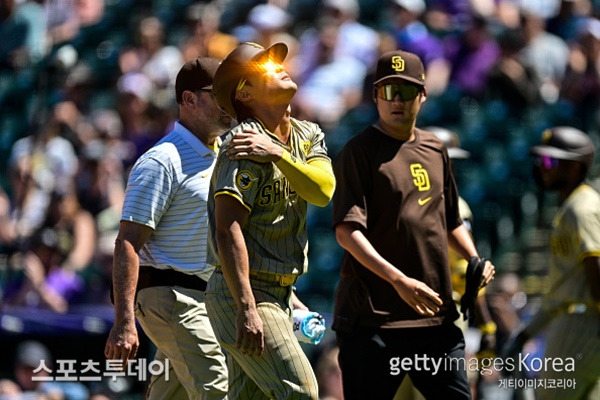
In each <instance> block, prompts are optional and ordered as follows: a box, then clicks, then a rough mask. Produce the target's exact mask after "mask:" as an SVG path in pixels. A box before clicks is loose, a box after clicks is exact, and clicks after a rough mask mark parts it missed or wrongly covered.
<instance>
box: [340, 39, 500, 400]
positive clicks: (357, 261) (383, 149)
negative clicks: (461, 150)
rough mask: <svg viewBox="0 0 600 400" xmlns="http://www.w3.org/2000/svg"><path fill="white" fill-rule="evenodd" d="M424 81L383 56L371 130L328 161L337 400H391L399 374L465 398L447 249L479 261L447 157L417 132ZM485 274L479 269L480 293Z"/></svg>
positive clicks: (419, 67) (413, 65)
mask: <svg viewBox="0 0 600 400" xmlns="http://www.w3.org/2000/svg"><path fill="white" fill-rule="evenodd" d="M424 82H425V73H424V67H423V63H422V62H421V60H420V59H419V58H418V56H416V55H415V54H412V53H408V52H404V51H392V52H387V53H384V54H383V55H382V56H381V57H380V58H379V61H378V64H377V70H376V76H375V87H374V90H373V100H374V101H375V104H376V105H377V111H378V114H379V120H378V121H377V122H376V123H375V124H374V125H372V126H370V127H368V128H366V129H365V130H364V131H362V132H359V133H358V134H357V135H356V136H354V137H353V138H352V139H351V140H350V141H348V143H347V144H346V145H345V146H344V148H343V149H342V151H341V152H340V154H339V156H338V159H337V161H336V163H335V168H334V170H335V175H336V179H337V181H338V182H339V185H338V189H337V190H336V192H335V195H334V199H333V225H334V228H335V232H336V237H337V240H338V242H339V243H340V245H341V246H342V247H343V248H344V249H345V250H346V254H345V256H344V259H343V261H342V269H341V278H340V282H339V284H338V287H337V291H336V297H335V309H334V321H333V329H334V330H335V331H336V335H337V340H338V344H339V347H340V355H339V361H340V367H341V369H342V379H343V385H344V398H345V399H391V398H393V396H394V393H395V392H396V390H397V389H398V386H399V385H400V383H401V382H402V380H403V378H404V376H406V374H409V375H410V377H411V379H412V381H413V384H414V385H415V387H417V388H418V389H419V391H420V392H421V393H422V394H423V395H424V396H425V397H426V398H428V399H450V398H451V399H469V398H470V397H471V392H470V388H469V385H468V382H467V376H466V368H465V366H464V365H462V366H461V365H459V363H458V364H457V363H456V361H452V360H460V359H464V338H463V334H462V332H461V331H460V329H459V328H458V327H456V326H455V325H454V324H453V321H454V320H455V319H456V318H457V317H458V313H457V311H456V307H455V305H454V301H453V299H452V286H451V280H450V268H449V266H448V244H450V245H451V246H452V247H453V248H454V249H455V250H457V251H458V252H459V253H460V254H461V255H462V256H463V258H467V259H468V258H471V257H478V253H477V250H476V248H475V245H474V244H473V240H472V238H471V236H470V234H469V232H468V230H467V228H466V227H465V226H464V225H463V224H462V221H461V219H460V216H459V213H458V193H457V189H456V184H455V182H454V178H453V176H452V172H451V168H450V165H449V163H450V161H449V158H448V153H447V152H446V150H445V147H444V145H443V143H442V142H441V141H440V140H439V139H438V138H436V137H435V136H434V135H433V134H431V133H429V132H426V131H424V130H421V129H418V128H416V126H415V124H416V118H417V115H418V113H419V110H420V107H421V104H422V103H423V102H424V101H425V99H426V95H427V92H426V89H425V83H424ZM493 274H494V267H493V265H492V264H491V263H490V262H486V263H485V266H484V268H483V275H482V276H481V279H480V282H479V285H480V286H484V285H486V284H487V283H489V282H490V281H491V279H492V278H493ZM405 360H408V361H405ZM425 360H427V361H425ZM423 362H429V363H432V362H436V363H438V365H441V367H440V368H438V369H437V370H434V368H432V364H429V367H427V368H424V365H423Z"/></svg>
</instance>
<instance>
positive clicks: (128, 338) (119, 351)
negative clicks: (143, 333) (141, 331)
mask: <svg viewBox="0 0 600 400" xmlns="http://www.w3.org/2000/svg"><path fill="white" fill-rule="evenodd" d="M139 345H140V342H139V339H138V333H137V329H136V327H135V321H134V320H132V321H123V322H115V323H114V325H113V327H112V328H111V330H110V333H109V334H108V339H107V340H106V346H105V347H104V355H105V356H106V358H107V359H109V360H122V361H123V368H124V366H125V364H126V363H127V360H128V359H133V358H135V356H136V354H137V350H138V347H139Z"/></svg>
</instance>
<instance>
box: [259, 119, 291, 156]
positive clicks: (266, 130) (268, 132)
mask: <svg viewBox="0 0 600 400" xmlns="http://www.w3.org/2000/svg"><path fill="white" fill-rule="evenodd" d="M252 119H253V120H255V121H256V122H258V123H259V124H260V126H262V127H263V129H264V130H265V132H266V133H267V135H269V136H271V138H273V139H275V140H276V141H277V143H278V144H279V145H280V146H282V147H283V148H284V149H286V150H288V151H290V150H292V146H291V144H292V143H294V141H293V140H292V135H293V134H294V129H292V128H293V126H292V124H290V138H289V141H290V144H289V145H288V144H285V143H283V142H282V141H281V139H279V137H277V135H276V134H274V133H273V132H271V131H270V130H268V129H267V127H266V126H265V124H263V122H262V121H261V120H260V119H258V118H256V117H252Z"/></svg>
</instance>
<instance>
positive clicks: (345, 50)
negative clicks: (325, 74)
mask: <svg viewBox="0 0 600 400" xmlns="http://www.w3.org/2000/svg"><path fill="white" fill-rule="evenodd" d="M321 11H322V12H321V13H320V14H319V17H320V18H319V19H320V21H319V22H318V24H317V25H318V26H324V25H334V26H337V27H338V28H339V33H338V40H337V43H336V45H335V49H334V57H335V58H338V57H353V58H355V59H357V60H358V61H360V62H362V63H363V64H364V65H365V67H366V68H370V67H373V66H374V64H375V61H376V58H377V56H378V54H377V48H378V45H379V36H378V35H377V32H375V30H373V29H372V28H370V27H368V26H365V25H363V24H361V23H360V22H359V21H358V17H359V13H360V8H359V4H358V1H357V0H326V1H325V2H324V3H323V9H322V10H321ZM319 41H320V35H319V31H318V29H308V30H307V31H306V32H304V34H303V35H302V36H301V37H300V50H299V54H298V56H299V60H300V61H299V63H298V64H301V65H302V66H305V67H306V68H308V69H312V68H314V66H315V65H316V64H318V57H319Z"/></svg>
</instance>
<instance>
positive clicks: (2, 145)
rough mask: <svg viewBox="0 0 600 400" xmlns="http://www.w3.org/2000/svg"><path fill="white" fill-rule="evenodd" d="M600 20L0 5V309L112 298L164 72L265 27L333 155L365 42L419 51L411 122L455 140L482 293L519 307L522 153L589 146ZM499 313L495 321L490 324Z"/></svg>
mask: <svg viewBox="0 0 600 400" xmlns="http://www.w3.org/2000/svg"><path fill="white" fill-rule="evenodd" d="M599 18H600V2H599V1H596V0H269V1H268V2H264V1H256V0H213V1H199V2H198V1H194V0H3V1H2V2H0V37H2V40H1V41H0V110H1V112H0V157H1V160H2V161H1V163H0V168H1V169H0V298H1V303H0V304H1V306H2V307H9V306H19V307H26V308H28V307H30V308H33V309H36V308H38V307H42V308H47V309H50V310H53V311H55V312H57V313H66V312H68V310H69V307H71V306H73V305H76V304H87V303H93V304H109V300H108V299H109V296H108V291H109V288H110V279H111V278H110V277H111V269H112V251H113V245H114V238H115V236H116V232H117V229H118V224H119V218H120V208H121V204H122V201H123V196H124V188H125V183H126V179H127V174H128V171H129V168H130V167H131V166H132V165H133V162H134V161H135V160H136V159H137V157H138V156H140V155H141V154H142V153H143V152H144V151H146V150H147V149H148V148H149V147H151V146H152V145H153V144H154V143H155V142H156V141H158V140H159V139H160V138H161V137H162V136H163V135H164V134H165V133H167V132H169V131H170V129H171V127H172V125H173V122H174V120H175V119H176V118H177V105H176V103H175V96H174V95H173V94H174V87H173V86H174V80H175V75H176V73H177V71H178V70H179V68H180V67H181V65H182V64H183V63H184V62H185V61H188V60H191V59H194V58H196V57H198V56H212V57H217V58H223V57H225V56H226V55H227V54H228V53H229V51H230V50H232V49H233V48H234V47H235V46H236V45H237V44H238V43H240V42H244V41H252V42H257V43H260V44H262V45H263V46H268V45H270V44H272V43H274V42H279V41H281V42H285V43H286V44H287V45H288V47H289V49H290V53H289V56H288V61H287V64H286V69H287V70H288V72H289V73H290V75H291V76H292V78H293V79H294V80H295V81H296V82H297V83H298V85H299V90H298V92H297V94H296V96H295V98H294V101H293V104H292V111H293V114H294V116H296V117H297V118H299V119H308V120H311V121H314V122H318V123H319V124H320V125H321V127H322V129H323V131H324V132H325V133H326V141H327V144H328V147H329V152H330V156H331V157H332V159H335V157H336V154H337V152H338V151H339V150H340V149H341V147H342V146H343V144H344V143H345V142H346V141H347V140H348V139H349V138H350V137H352V135H354V134H355V133H356V132H358V131H359V130H360V129H362V128H364V127H365V126H367V125H368V124H370V123H373V122H374V121H375V119H376V110H375V108H374V105H373V102H372V82H373V75H374V69H375V63H376V60H377V58H378V56H379V55H380V54H381V53H383V52H386V51H389V50H392V49H396V48H401V49H404V50H408V51H411V52H414V53H416V54H418V55H419V56H420V57H421V58H422V60H423V62H424V64H425V67H426V87H427V102H426V103H425V104H424V105H423V108H422V111H421V114H420V119H419V121H418V125H419V126H428V125H429V126H431V125H435V126H443V127H447V128H450V129H453V130H454V131H456V132H458V134H459V136H460V138H461V143H462V147H463V148H465V149H467V150H468V151H470V152H471V154H472V157H471V159H469V160H464V161H462V162H460V163H457V164H456V171H455V174H456V178H457V183H458V186H459V190H460V193H461V196H462V197H464V198H465V199H466V201H467V202H468V203H469V205H470V206H471V209H472V210H473V214H474V227H473V229H474V231H475V232H476V233H477V234H476V237H477V238H478V241H479V242H478V243H477V247H478V248H479V249H480V252H481V253H482V254H485V255H488V256H489V257H490V258H492V259H494V260H495V265H496V268H497V269H498V272H499V274H503V273H504V274H505V277H506V278H505V279H500V280H499V282H503V283H504V286H506V287H504V286H501V285H500V284H498V285H497V286H496V288H493V287H492V288H490V293H491V296H495V297H493V299H494V301H497V302H498V304H499V308H498V310H501V309H502V307H508V308H510V307H512V308H513V309H515V308H517V309H520V308H522V307H523V306H524V305H525V303H526V301H525V300H523V290H524V291H525V292H527V293H529V294H533V295H535V294H536V293H540V292H543V290H544V283H543V282H544V281H543V280H540V279H538V278H539V277H540V276H543V275H544V274H545V268H546V267H545V266H546V264H545V260H544V245H545V243H546V242H545V238H546V237H545V232H546V228H547V226H548V223H549V218H550V216H551V215H552V210H551V209H549V208H551V207H549V206H548V203H549V202H548V201H547V199H545V198H544V196H543V195H542V194H540V193H538V192H537V191H536V190H535V188H534V187H533V184H532V180H531V178H530V175H531V174H530V172H531V162H530V159H529V155H528V149H529V147H530V146H531V145H532V144H534V143H537V142H538V140H539V137H540V133H541V132H542V130H543V129H545V128H547V127H550V126H556V125H570V126H574V127H577V128H579V129H582V130H584V131H585V132H587V133H588V134H589V135H590V136H591V137H592V139H593V140H594V143H595V144H596V147H598V142H599V139H600V131H599V126H600V124H599V122H600V113H599V111H600V19H599ZM597 169H598V168H597V165H596V167H595V168H594V169H593V172H592V174H591V175H592V176H597V175H598V174H597ZM330 213H331V210H330V208H329V207H327V208H325V209H315V208H311V209H310V215H309V218H308V223H309V235H310V240H311V250H310V253H309V263H310V264H309V265H310V269H311V272H310V273H309V274H308V276H306V277H303V278H302V279H301V280H300V282H299V285H298V289H299V292H300V294H301V295H302V296H303V297H304V299H305V302H306V303H307V304H308V305H309V306H310V307H311V308H313V309H316V310H318V311H321V312H322V313H324V314H327V313H329V312H330V311H331V304H332V303H331V302H332V300H333V291H334V289H335V285H336V282H337V276H338V272H339V262H340V257H341V254H342V250H341V249H340V248H339V246H338V245H337V243H336V242H335V237H334V235H333V232H332V231H331V228H330V220H331V215H330ZM531 277H534V278H535V279H530V278H531ZM499 312H500V311H499ZM507 315H508V317H507ZM512 315H513V314H510V313H509V314H504V315H500V316H498V317H497V318H498V319H497V322H499V324H502V323H503V322H506V324H507V326H506V329H505V330H504V331H503V332H502V334H505V335H507V334H508V333H509V332H510V329H514V327H515V326H516V325H518V320H516V321H515V320H509V321H503V320H502V318H512ZM323 370H324V371H325V370H327V367H325V366H324V367H323ZM333 373H337V372H333ZM321 379H327V378H326V377H322V378H321Z"/></svg>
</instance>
